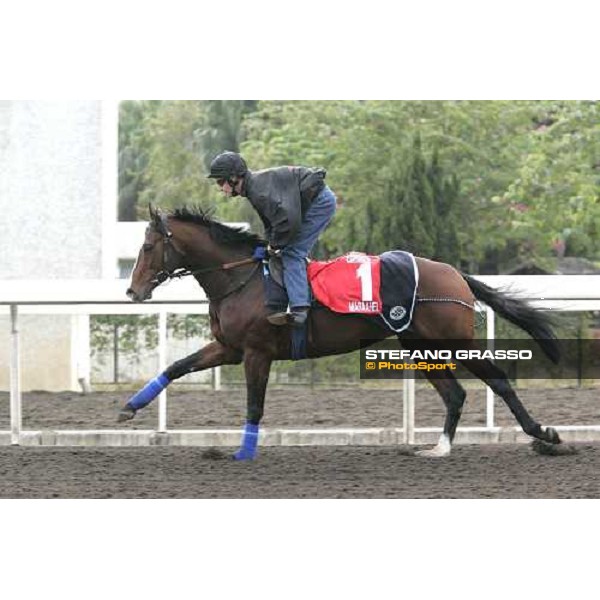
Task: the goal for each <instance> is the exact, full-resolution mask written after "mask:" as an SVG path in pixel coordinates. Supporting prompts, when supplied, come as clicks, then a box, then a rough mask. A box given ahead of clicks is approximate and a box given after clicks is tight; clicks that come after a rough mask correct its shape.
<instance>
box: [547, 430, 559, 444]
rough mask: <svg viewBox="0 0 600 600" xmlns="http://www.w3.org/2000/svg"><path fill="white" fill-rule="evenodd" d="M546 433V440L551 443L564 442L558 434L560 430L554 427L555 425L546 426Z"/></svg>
mask: <svg viewBox="0 0 600 600" xmlns="http://www.w3.org/2000/svg"><path fill="white" fill-rule="evenodd" d="M544 434H545V438H546V439H545V440H544V441H545V442H548V443H549V444H560V443H562V440H561V439H560V436H559V435H558V431H556V429H554V427H544Z"/></svg>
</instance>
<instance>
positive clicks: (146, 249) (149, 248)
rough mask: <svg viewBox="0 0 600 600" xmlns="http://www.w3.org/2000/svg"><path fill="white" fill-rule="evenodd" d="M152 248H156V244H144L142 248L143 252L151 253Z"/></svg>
mask: <svg viewBox="0 0 600 600" xmlns="http://www.w3.org/2000/svg"><path fill="white" fill-rule="evenodd" d="M152 248H154V244H144V245H143V246H142V250H143V251H144V252H150V251H151V250H152Z"/></svg>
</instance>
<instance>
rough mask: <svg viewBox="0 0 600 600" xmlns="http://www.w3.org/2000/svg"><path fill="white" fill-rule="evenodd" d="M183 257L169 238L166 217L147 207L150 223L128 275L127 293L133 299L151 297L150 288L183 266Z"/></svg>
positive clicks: (169, 233)
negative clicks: (133, 265) (131, 271)
mask: <svg viewBox="0 0 600 600" xmlns="http://www.w3.org/2000/svg"><path fill="white" fill-rule="evenodd" d="M183 258H184V256H183V253H182V252H181V251H180V250H179V249H178V248H177V243H176V242H175V241H174V240H173V233H172V232H171V230H170V229H169V226H168V222H167V216H166V215H165V214H164V213H162V212H161V211H160V210H159V209H156V210H155V209H153V208H152V206H150V223H149V224H148V227H147V228H146V237H145V239H144V244H143V245H142V247H141V248H140V252H139V254H138V259H137V262H136V264H135V268H134V270H133V273H132V275H131V284H130V286H129V288H128V290H127V296H129V298H131V300H133V301H134V302H143V301H144V300H149V299H150V298H152V291H153V290H154V288H156V287H158V286H159V285H160V284H161V283H163V281H166V280H167V279H169V276H170V274H172V273H173V271H175V270H176V269H179V268H181V267H183Z"/></svg>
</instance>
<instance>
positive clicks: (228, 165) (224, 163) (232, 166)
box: [208, 151, 248, 181]
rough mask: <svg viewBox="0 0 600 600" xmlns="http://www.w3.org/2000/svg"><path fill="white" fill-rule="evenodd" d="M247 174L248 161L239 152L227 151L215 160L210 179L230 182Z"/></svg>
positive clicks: (211, 167)
mask: <svg viewBox="0 0 600 600" xmlns="http://www.w3.org/2000/svg"><path fill="white" fill-rule="evenodd" d="M247 172H248V167H247V166H246V161H245V160H244V159H243V158H242V157H241V155H239V154H238V153H237V152H229V151H226V152H221V154H219V155H217V156H215V158H213V160H212V162H211V163H210V174H209V175H208V177H210V178H212V179H225V180H227V181H229V180H230V179H231V178H232V177H243V176H244V175H245V174H246V173H247Z"/></svg>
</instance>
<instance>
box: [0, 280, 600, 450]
mask: <svg viewBox="0 0 600 600" xmlns="http://www.w3.org/2000/svg"><path fill="white" fill-rule="evenodd" d="M478 279H479V280H481V281H483V282H484V283H487V284H488V285H490V286H492V287H494V288H497V289H498V288H502V289H509V290H511V291H512V292H513V293H516V294H517V295H518V296H520V297H522V298H524V299H528V300H530V301H531V302H532V303H533V304H534V305H535V306H537V307H538V308H541V309H545V310H557V311H573V312H576V311H598V310H600V277H597V276H587V275H585V276H584V275H568V276H558V275H538V276H522V275H520V276H481V277H478ZM127 285H128V283H127V282H126V281H123V280H85V281H78V280H48V281H4V282H3V285H2V287H1V289H0V314H2V313H4V314H10V317H11V318H10V328H11V331H10V337H11V354H10V356H11V359H10V431H0V445H7V444H24V445H116V446H121V445H152V444H170V445H200V446H217V445H222V446H235V445H237V444H238V443H239V440H240V435H241V426H240V428H239V429H238V428H236V429H202V430H169V429H168V428H167V395H166V391H165V392H163V393H162V394H161V395H160V396H159V399H158V402H159V411H158V424H157V429H156V430H125V429H118V430H89V431H84V430H77V431H71V430H52V431H50V430H43V431H26V430H23V429H22V422H21V421H22V419H21V384H20V377H21V376H20V351H19V320H18V319H19V315H20V314H31V313H38V314H39V313H44V314H48V313H50V314H52V313H55V312H57V313H63V314H64V313H70V314H74V313H76V314H84V315H90V314H149V313H158V314H159V367H160V369H164V368H165V367H166V366H167V365H166V343H167V342H166V331H167V314H168V313H185V314H207V312H208V305H207V301H206V298H205V297H204V296H203V295H202V292H201V290H199V288H198V286H197V285H196V284H195V282H194V281H191V280H182V281H178V282H174V283H173V284H172V285H169V286H164V287H161V288H159V289H157V290H156V291H155V293H154V298H153V300H152V301H149V302H146V303H144V304H133V303H131V302H130V301H128V300H127V299H126V298H125V290H126V288H127ZM481 310H484V311H485V312H486V315H487V337H488V338H489V339H490V340H493V339H494V335H495V327H494V324H495V319H494V313H493V311H492V310H491V309H490V308H489V307H481ZM215 381H216V382H217V386H218V385H219V384H218V381H219V376H218V371H217V375H216V377H215ZM414 416H415V382H414V379H413V378H410V377H408V378H406V379H405V380H404V387H403V427H402V428H395V427H389V428H385V427H373V428H363V429H341V428H335V429H316V428H314V429H290V428H286V429H270V430H264V431H263V432H261V444H263V445H318V444H329V445H346V444H354V445H379V444H398V443H408V444H415V443H418V444H424V443H433V442H435V441H436V440H437V437H438V436H439V434H440V432H441V428H439V427H432V428H415V425H414V423H415V420H414ZM557 429H558V430H559V431H561V434H562V436H563V438H564V439H565V440H567V441H598V440H600V424H598V425H585V426H577V425H570V426H559V427H557ZM527 439H529V438H527V436H526V435H525V434H524V433H523V432H522V431H521V430H520V428H519V427H505V428H500V427H496V426H495V424H494V395H493V393H492V391H491V390H490V389H489V388H488V390H487V401H486V425H485V427H459V429H458V430H457V434H456V440H455V441H456V442H457V443H461V442H462V443H484V442H485V443H489V442H503V441H506V442H518V441H526V440H527Z"/></svg>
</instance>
